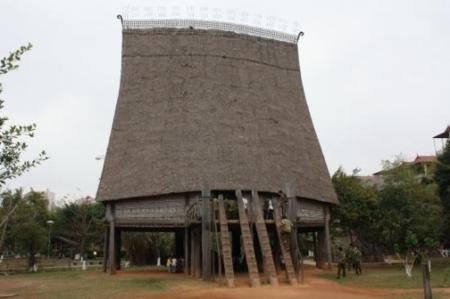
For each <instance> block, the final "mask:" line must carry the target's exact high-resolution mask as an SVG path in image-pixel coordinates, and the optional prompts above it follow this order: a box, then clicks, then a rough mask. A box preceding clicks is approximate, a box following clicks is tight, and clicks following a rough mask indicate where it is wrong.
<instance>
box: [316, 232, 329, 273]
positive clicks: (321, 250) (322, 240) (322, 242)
mask: <svg viewBox="0 0 450 299" xmlns="http://www.w3.org/2000/svg"><path fill="white" fill-rule="evenodd" d="M317 255H318V267H319V268H320V269H325V259H326V258H327V245H326V237H325V229H321V230H319V231H318V232H317Z"/></svg>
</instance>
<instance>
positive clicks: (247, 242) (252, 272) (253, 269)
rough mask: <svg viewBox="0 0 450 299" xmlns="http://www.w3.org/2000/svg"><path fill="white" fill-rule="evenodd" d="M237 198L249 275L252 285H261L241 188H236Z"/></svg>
mask: <svg viewBox="0 0 450 299" xmlns="http://www.w3.org/2000/svg"><path fill="white" fill-rule="evenodd" d="M236 198H237V202H238V211H239V224H240V226H241V234H242V241H243V243H244V244H243V245H244V252H245V260H246V261H247V268H248V277H249V279H250V286H252V287H258V286H260V285H261V282H260V281H259V272H258V265H257V264H256V256H255V248H254V245H253V234H252V232H251V231H250V225H249V223H248V217H247V213H246V211H245V207H244V202H243V201H242V193H241V190H236Z"/></svg>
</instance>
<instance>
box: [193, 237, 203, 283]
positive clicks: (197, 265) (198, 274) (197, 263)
mask: <svg viewBox="0 0 450 299" xmlns="http://www.w3.org/2000/svg"><path fill="white" fill-rule="evenodd" d="M200 256H201V231H200V229H197V230H196V231H195V241H194V258H195V263H194V268H195V277H196V278H200V277H201V276H202V271H201V262H202V261H201V259H200Z"/></svg>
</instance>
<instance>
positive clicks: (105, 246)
mask: <svg viewBox="0 0 450 299" xmlns="http://www.w3.org/2000/svg"><path fill="white" fill-rule="evenodd" d="M108 245H109V228H108V227H107V226H105V240H104V242H103V272H105V273H106V270H107V269H108Z"/></svg>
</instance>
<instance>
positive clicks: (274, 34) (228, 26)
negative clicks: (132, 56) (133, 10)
mask: <svg viewBox="0 0 450 299" xmlns="http://www.w3.org/2000/svg"><path fill="white" fill-rule="evenodd" d="M117 19H119V20H120V22H121V24H122V29H123V30H140V29H153V28H196V29H206V30H208V29H210V30H220V31H231V32H235V33H242V34H247V35H251V36H257V37H262V38H267V39H273V40H278V41H283V42H288V43H292V44H297V43H298V41H299V39H300V37H301V36H303V35H304V33H303V31H300V32H299V33H298V34H297V35H294V34H291V33H286V32H282V31H277V30H271V29H265V28H261V27H256V26H251V25H245V24H238V23H231V22H223V21H206V20H198V19H124V18H123V17H122V15H120V14H119V15H117Z"/></svg>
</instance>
